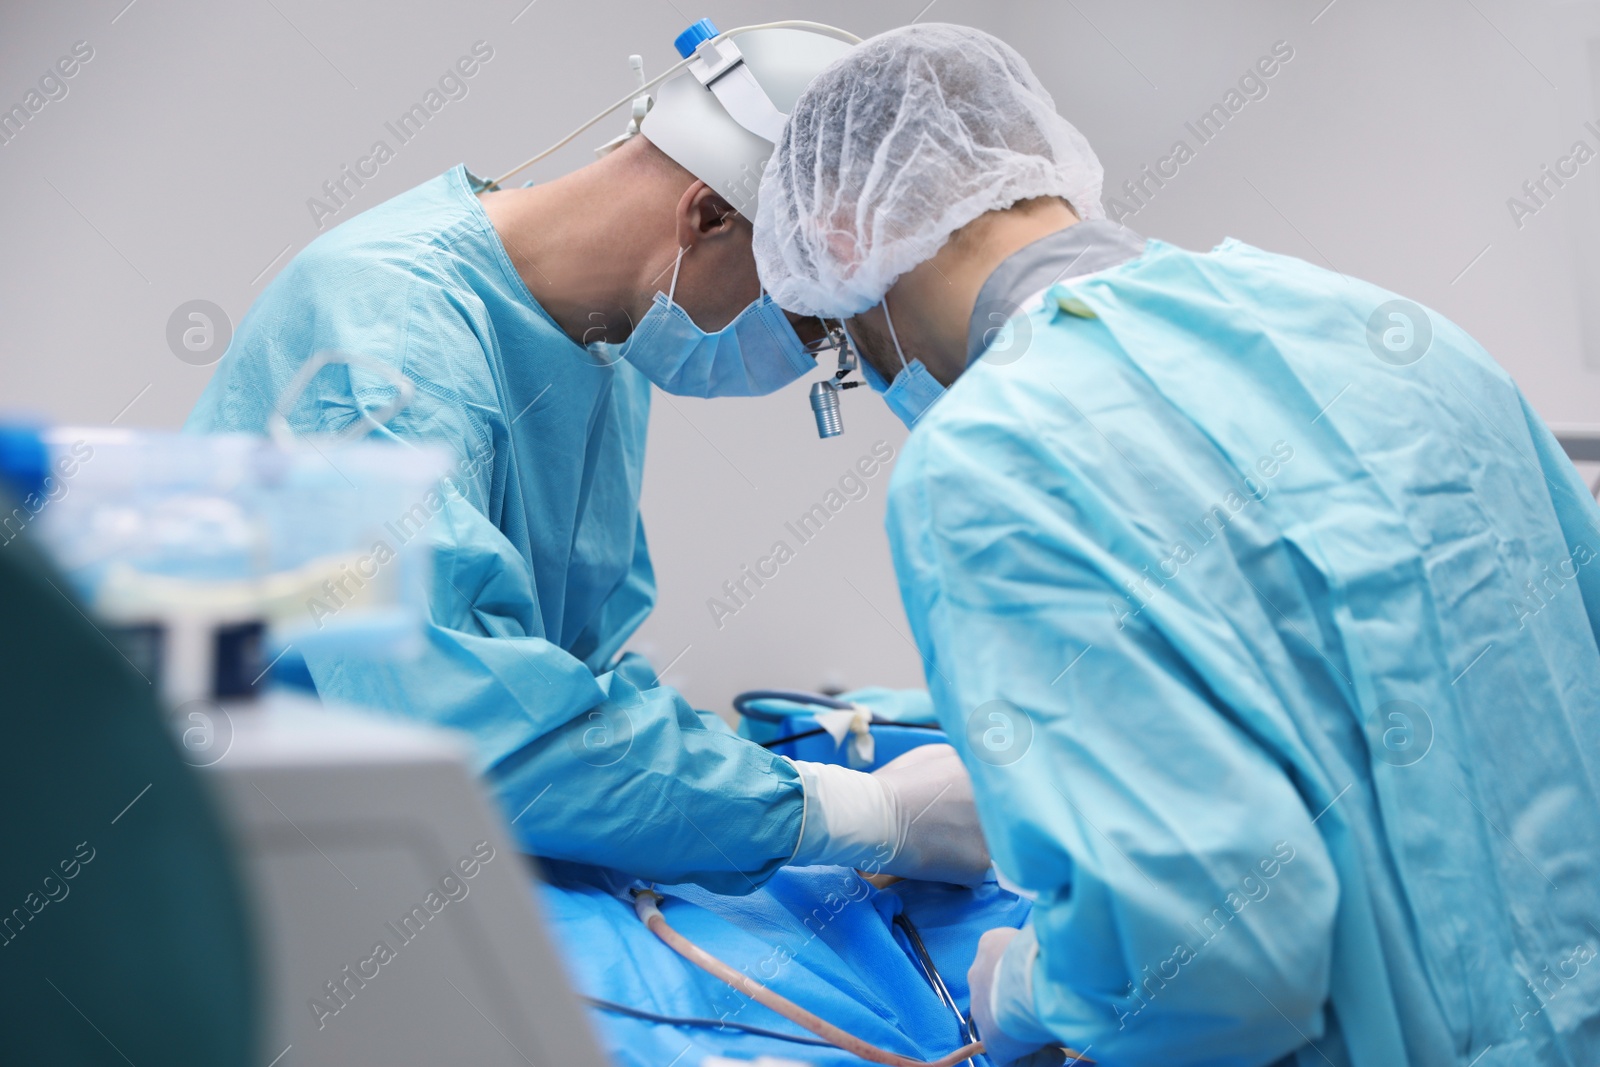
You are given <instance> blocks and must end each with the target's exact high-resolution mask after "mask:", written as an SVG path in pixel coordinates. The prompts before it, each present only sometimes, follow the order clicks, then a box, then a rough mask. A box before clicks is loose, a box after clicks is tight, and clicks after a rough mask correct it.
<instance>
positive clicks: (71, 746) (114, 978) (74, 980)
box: [0, 500, 259, 1067]
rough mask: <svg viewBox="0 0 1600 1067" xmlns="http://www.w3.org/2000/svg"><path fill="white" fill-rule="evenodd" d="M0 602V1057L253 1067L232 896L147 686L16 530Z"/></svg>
mask: <svg viewBox="0 0 1600 1067" xmlns="http://www.w3.org/2000/svg"><path fill="white" fill-rule="evenodd" d="M0 502H3V503H4V512H5V513H6V514H9V513H10V501H9V500H3V501H0ZM0 604H3V605H5V611H4V612H3V613H0V678H3V679H4V681H3V683H0V686H3V692H4V698H3V699H0V716H3V718H4V722H5V752H6V754H7V756H8V757H9V758H8V760H7V762H8V766H7V767H6V769H5V773H4V774H3V775H0V810H3V811H4V812H5V813H6V831H5V847H4V849H3V850H0V1003H3V1004H4V1005H5V1018H6V1024H5V1032H4V1036H3V1037H0V1060H4V1061H5V1062H7V1063H17V1064H23V1063H27V1064H43V1063H71V1064H75V1065H83V1067H88V1065H98V1064H118V1065H125V1064H128V1063H133V1064H137V1065H139V1067H146V1065H150V1064H206V1065H208V1067H230V1065H234V1064H240V1065H243V1064H249V1063H254V1062H257V1060H258V1058H259V1057H258V1056H257V1052H258V1049H257V1048H256V1044H257V1037H256V1034H257V1029H256V1026H257V1023H256V1012H255V1007H254V1005H255V1000H256V997H255V992H256V971H255V967H254V959H253V952H252V946H251V945H250V942H249V930H248V926H247V917H246V913H245V906H244V898H243V887H242V885H241V883H240V881H239V878H238V875H237V872H236V869H235V867H234V864H233V860H232V857H231V855H230V852H229V849H228V847H227V843H226V842H225V840H224V838H223V832H222V827H221V824H220V822H219V820H218V817H217V815H216V813H215V811H214V810H213V808H212V805H211V801H210V798H209V796H207V795H206V793H205V792H204V789H203V787H202V786H201V784H200V782H199V779H198V778H197V776H196V774H195V772H194V771H193V770H192V769H191V768H190V767H188V766H186V765H185V764H184V763H183V761H182V759H181V757H180V755H179V750H178V747H177V745H176V743H175V741H174V740H173V738H172V736H171V735H170V734H169V732H168V729H167V726H166V724H165V723H164V722H163V721H162V713H161V709H160V708H159V706H158V705H157V703H156V699H155V695H154V693H153V692H152V690H151V688H150V686H149V684H148V683H147V682H146V681H145V680H144V679H142V678H141V677H140V676H139V675H138V673H137V672H136V671H135V670H134V669H133V668H132V667H131V665H130V664H129V663H128V661H127V660H125V659H124V658H123V656H122V655H121V653H120V652H118V651H117V650H116V648H114V647H113V646H112V644H111V643H110V641H109V640H108V639H107V638H106V637H105V636H104V635H103V634H101V633H98V632H97V631H96V628H95V627H94V625H93V624H92V623H91V622H90V621H89V620H88V619H87V618H86V617H85V616H84V614H83V613H82V611H81V610H80V609H79V608H78V606H77V605H76V604H75V603H74V602H73V601H71V600H69V599H68V596H67V593H66V583H65V581H63V580H62V579H61V578H59V577H58V576H55V575H54V574H53V573H52V570H51V568H50V566H49V565H48V564H47V563H46V561H45V560H44V558H43V557H42V556H41V555H40V554H39V553H38V552H36V551H35V550H34V549H33V547H32V545H31V544H29V543H28V542H27V540H26V539H25V538H17V539H14V540H11V541H9V542H7V543H6V544H5V545H4V546H3V547H0Z"/></svg>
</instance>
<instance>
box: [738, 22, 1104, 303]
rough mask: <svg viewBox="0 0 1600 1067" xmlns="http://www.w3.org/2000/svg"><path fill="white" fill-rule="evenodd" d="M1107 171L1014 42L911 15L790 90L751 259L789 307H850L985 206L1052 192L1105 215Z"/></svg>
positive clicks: (872, 295) (873, 298)
mask: <svg viewBox="0 0 1600 1067" xmlns="http://www.w3.org/2000/svg"><path fill="white" fill-rule="evenodd" d="M1102 178H1103V173H1102V171H1101V169H1100V161H1099V160H1098V159H1096V158H1095V154H1094V150H1093V149H1091V148H1090V147H1089V142H1088V141H1087V140H1085V139H1084V137H1083V135H1082V134H1081V133H1079V132H1078V131H1077V130H1076V129H1075V128H1074V127H1073V125H1072V124H1071V123H1070V122H1068V121H1067V120H1066V119H1064V118H1062V117H1061V116H1060V115H1058V114H1056V106H1055V101H1053V100H1051V99H1050V94H1049V93H1048V92H1046V91H1045V88H1044V86H1043V85H1041V84H1039V79H1038V78H1036V77H1034V75H1033V71H1031V70H1029V69H1028V64H1027V63H1026V62H1024V61H1023V59H1022V57H1021V56H1019V55H1018V54H1017V53H1016V51H1015V50H1014V49H1012V48H1011V47H1010V46H1009V45H1007V44H1005V43H1004V42H1002V41H1000V40H998V39H996V38H994V37H991V36H990V35H989V34H987V33H984V32H982V31H981V30H975V29H972V28H970V27H967V26H951V25H941V24H938V23H930V24H927V25H921V26H906V27H903V28H901V29H898V30H891V31H889V32H888V33H884V34H880V35H878V36H877V37H874V38H872V39H870V40H868V41H865V42H863V43H862V44H861V45H858V46H857V47H855V48H853V49H851V50H850V52H849V53H848V54H847V55H845V56H844V57H842V58H841V59H839V60H837V61H835V62H834V63H833V64H832V65H831V66H829V67H828V68H826V69H825V70H824V71H823V72H822V73H821V74H819V75H818V76H817V77H816V79H815V80H814V81H812V83H811V84H810V85H809V86H807V87H806V90H805V92H804V93H802V94H801V96H800V98H799V100H797V101H796V102H795V106H794V110H793V111H792V112H791V113H790V115H789V121H788V124H787V125H786V126H785V127H784V131H783V136H782V139H781V140H780V141H779V142H778V145H777V148H776V150H775V151H774V152H773V154H772V158H771V159H770V160H768V162H767V167H766V170H765V172H764V173H763V175H762V178H761V194H760V204H759V207H758V208H757V211H756V219H755V256H756V267H757V269H758V270H759V271H760V273H761V282H762V284H763V285H764V286H766V288H767V290H768V292H770V293H771V294H772V297H773V299H774V300H776V301H777V302H778V304H779V305H780V306H782V307H784V308H786V309H788V310H790V311H794V312H797V313H800V314H806V315H824V316H827V317H830V318H833V317H844V316H848V315H854V314H857V313H858V312H861V311H865V310H866V309H867V308H869V307H872V306H873V305H874V304H876V303H878V302H879V301H880V300H882V299H883V295H884V294H885V293H886V292H888V291H889V287H890V286H892V285H893V284H894V282H895V279H896V278H898V277H900V275H902V274H904V273H905V272H906V271H908V270H910V269H911V268H912V267H915V266H916V265H917V264H918V263H921V262H923V261H924V260H927V259H930V258H932V256H933V254H934V253H935V252H937V251H938V250H939V248H940V247H941V246H942V245H943V244H944V243H945V241H947V240H948V239H949V237H950V235H951V234H952V233H954V232H955V231H956V230H958V229H960V228H961V227H962V226H965V225H966V224H967V223H969V222H971V221H972V220H973V219H975V218H977V217H978V216H979V215H982V214H984V213H985V212H988V211H993V210H995V209H997V208H1005V207H1010V206H1011V205H1012V204H1014V203H1016V202H1017V201H1019V200H1027V199H1029V198H1031V197H1038V196H1059V197H1062V198H1064V199H1066V201H1067V202H1068V203H1070V204H1071V205H1072V207H1073V210H1075V211H1076V212H1077V213H1078V216H1079V217H1080V218H1083V219H1095V218H1102V217H1104V215H1105V210H1104V209H1103V208H1102V207H1101V206H1100V183H1101V180H1102Z"/></svg>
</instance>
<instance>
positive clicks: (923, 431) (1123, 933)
mask: <svg viewBox="0 0 1600 1067" xmlns="http://www.w3.org/2000/svg"><path fill="white" fill-rule="evenodd" d="M946 429H947V428H946V427H943V426H938V427H934V426H929V427H920V428H919V431H918V432H917V433H914V434H913V436H912V439H911V441H910V442H908V445H907V448H906V450H905V452H904V453H903V454H902V458H901V461H900V469H898V470H897V471H896V472H895V479H894V482H893V485H892V487H891V490H890V504H889V520H888V521H889V532H890V540H891V543H892V546H893V549H894V555H895V564H896V569H897V572H898V576H899V579H900V585H901V590H902V594H903V595H904V597H905V599H906V612H907V615H908V617H909V618H910V620H911V622H912V627H913V630H914V631H915V633H916V637H917V643H918V646H919V648H920V649H921V651H922V653H923V656H924V662H925V669H926V674H927V677H928V679H929V685H930V689H931V691H932V694H933V699H934V703H935V706H936V708H937V710H938V712H939V715H940V719H941V721H942V722H943V724H944V726H945V729H946V730H947V731H948V732H949V733H950V735H951V737H952V739H953V742H954V744H956V745H957V747H958V748H959V749H960V750H961V752H962V755H963V758H964V761H965V762H966V764H967V766H968V767H969V769H970V770H971V771H972V774H973V780H974V787H975V790H976V794H977V802H978V811H979V815H980V818H981V820H982V824H983V828H984V833H985V835H986V836H987V838H988V842H989V848H990V851H991V853H992V854H993V856H994V859H995V862H996V865H997V867H998V868H999V870H1000V871H1001V872H1002V873H1003V874H1004V875H1006V876H1007V877H1008V878H1009V879H1010V880H1011V881H1013V882H1015V883H1017V884H1019V885H1020V886H1022V887H1023V888H1025V889H1026V890H1030V891H1032V892H1034V893H1036V894H1037V901H1036V905H1035V910H1034V912H1033V916H1034V918H1033V936H1032V937H1027V936H1025V937H1021V938H1018V939H1017V941H1016V942H1015V943H1013V945H1012V946H1011V949H1010V950H1008V953H1007V955H1006V957H1005V959H1004V960H1003V962H1002V966H1001V971H1000V976H999V982H1000V988H1001V992H1002V997H1001V1001H1002V1003H1001V1005H1000V1008H1001V1012H1002V1014H1001V1017H1000V1022H1001V1025H1002V1027H1003V1028H1005V1029H1006V1030H1007V1031H1008V1032H1010V1033H1013V1034H1014V1035H1015V1036H1017V1037H1019V1038H1034V1039H1037V1040H1041V1041H1042V1040H1044V1039H1045V1038H1046V1037H1047V1036H1048V1035H1053V1036H1054V1037H1055V1039H1056V1040H1057V1041H1059V1042H1063V1043H1065V1044H1068V1045H1070V1046H1072V1047H1074V1048H1078V1049H1084V1048H1085V1047H1087V1046H1091V1045H1092V1046H1093V1048H1092V1050H1091V1051H1090V1052H1089V1055H1091V1056H1094V1057H1096V1058H1097V1059H1100V1060H1101V1062H1106V1063H1161V1062H1167V1061H1169V1060H1171V1061H1172V1062H1180V1061H1181V1062H1185V1063H1200V1062H1205V1063H1216V1064H1223V1063H1227V1064H1265V1063H1270V1062H1273V1061H1274V1060H1275V1059H1276V1058H1277V1057H1279V1056H1281V1055H1283V1054H1285V1053H1287V1052H1288V1051H1290V1050H1292V1049H1294V1048H1296V1047H1298V1046H1300V1045H1302V1044H1303V1043H1304V1042H1305V1041H1307V1040H1308V1039H1312V1038H1315V1037H1317V1036H1318V1035H1319V1034H1320V1033H1321V1030H1322V1028H1323V1005H1324V1002H1325V1000H1326V998H1327V996H1328V989H1329V975H1330V957H1331V948H1330V946H1331V943H1332V937H1331V930H1332V927H1333V923H1334V917H1335V910H1336V906H1337V901H1338V882H1337V880H1336V877H1335V873H1334V868H1333V865H1332V862H1331V860H1330V857H1329V855H1328V853H1327V851H1326V848H1325V846H1324V844H1323V842H1322V839H1321V837H1320V835H1319V834H1318V831H1317V828H1316V826H1315V825H1314V822H1315V820H1316V817H1317V815H1318V814H1319V813H1317V812H1313V811H1308V810H1307V809H1306V806H1305V804H1304V803H1303V802H1302V800H1301V798H1300V796H1299V795H1298V794H1297V792H1296V790H1295V788H1294V787H1293V785H1292V783H1291V781H1290V779H1289V777H1288V775H1287V774H1286V772H1285V769H1284V768H1283V767H1280V766H1278V765H1277V764H1275V763H1274V762H1273V760H1272V759H1271V758H1270V757H1269V756H1268V755H1266V750H1265V749H1263V748H1262V747H1261V746H1260V745H1258V744H1256V743H1254V742H1253V741H1252V738H1251V737H1250V736H1249V735H1248V732H1247V729H1246V727H1244V726H1243V725H1242V724H1241V723H1240V722H1238V721H1236V720H1235V719H1234V718H1232V717H1230V715H1228V714H1227V713H1226V711H1225V709H1224V708H1223V707H1221V706H1220V702H1219V701H1218V700H1217V699H1215V697H1214V696H1213V694H1212V693H1210V692H1209V691H1208V689H1207V687H1206V686H1205V684H1204V683H1203V682H1202V680H1201V679H1200V678H1199V677H1197V676H1196V674H1195V673H1194V672H1193V671H1192V670H1191V669H1190V668H1188V667H1187V666H1186V665H1185V661H1184V657H1183V651H1184V650H1183V649H1181V648H1176V647H1174V646H1173V644H1172V643H1170V642H1169V640H1168V639H1166V638H1165V637H1163V632H1174V629H1173V628H1162V629H1161V630H1158V629H1157V628H1156V627H1153V626H1151V625H1150V624H1149V623H1148V622H1147V621H1146V620H1144V619H1139V618H1133V617H1130V616H1128V615H1127V613H1126V611H1125V609H1124V608H1123V607H1122V605H1125V604H1126V602H1127V597H1126V595H1125V594H1124V592H1123V590H1122V589H1121V587H1120V586H1119V584H1118V582H1117V581H1116V580H1115V579H1114V578H1113V577H1112V575H1114V574H1116V562H1115V560H1114V559H1112V558H1111V557H1110V555H1109V554H1108V552H1107V550H1106V549H1105V548H1102V547H1100V546H1099V545H1097V544H1096V543H1095V541H1094V539H1093V538H1091V536H1089V535H1088V533H1087V532H1085V531H1084V530H1082V529H1081V528H1080V523H1081V522H1083V520H1084V516H1085V514H1087V513H1091V512H1092V511H1093V506H1092V505H1091V504H1090V503H1088V502H1086V501H1083V500H1075V499H1073V496H1074V490H1073V489H1062V488H1060V487H1061V486H1062V484H1063V479H1062V477H1061V472H1060V471H1059V469H1052V470H1049V471H1048V472H1047V471H1046V469H1045V468H1046V466H1048V465H1049V464H1050V462H1051V461H1050V459H1049V458H1048V446H1047V445H1045V444H1042V443H1041V442H1040V441H1039V440H1038V439H1037V437H1036V436H1035V435H1034V433H1033V431H1032V430H1029V429H1028V428H1026V427H1023V426H1020V425H1018V426H1017V427H1015V428H1014V429H1012V428H1007V427H1005V426H1004V425H1003V424H995V423H990V424H989V425H987V426H984V425H981V424H978V423H975V422H974V423H969V424H967V425H966V426H965V427H964V430H963V431H962V432H950V433H947V432H945V431H946ZM1047 487H1050V488H1047ZM1079 491H1083V492H1087V491H1088V490H1086V489H1081V487H1080V490H1079ZM1119 620H1120V625H1119ZM1175 629H1176V631H1177V632H1181V631H1182V629H1183V627H1181V626H1180V627H1176V628H1175ZM1035 938H1036V942H1037V954H1036V956H1035ZM1018 968H1029V969H1031V973H1024V974H1019V973H1017V971H1018ZM1029 987H1031V998H1030V997H1028V996H1023V997H1017V996H1007V995H1005V994H1006V993H1007V991H1015V990H1017V989H1019V988H1020V989H1023V990H1027V989H1028V988H1029ZM1030 999H1031V1003H1029V1000H1030Z"/></svg>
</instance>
